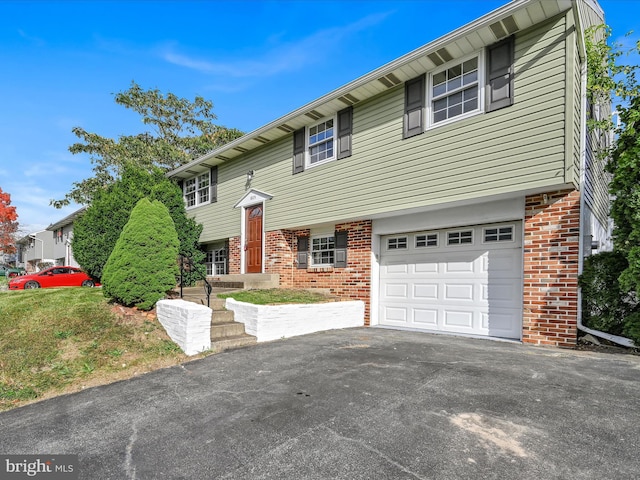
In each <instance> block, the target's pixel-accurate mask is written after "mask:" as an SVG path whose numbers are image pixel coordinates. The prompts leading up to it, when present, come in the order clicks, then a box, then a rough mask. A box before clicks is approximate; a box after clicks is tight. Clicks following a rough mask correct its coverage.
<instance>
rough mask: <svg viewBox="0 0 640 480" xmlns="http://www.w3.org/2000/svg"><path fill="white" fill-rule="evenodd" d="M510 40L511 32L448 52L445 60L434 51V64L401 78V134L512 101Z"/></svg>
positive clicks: (461, 117)
mask: <svg viewBox="0 0 640 480" xmlns="http://www.w3.org/2000/svg"><path fill="white" fill-rule="evenodd" d="M514 42H515V40H514V37H513V36H511V37H509V38H506V39H505V40H502V41H500V42H497V43H495V44H493V45H490V46H488V47H487V48H486V49H483V50H481V51H479V52H477V53H476V54H474V55H473V56H467V57H464V58H460V59H455V60H454V59H452V58H451V55H450V54H449V55H447V57H448V58H449V60H450V61H448V62H447V63H444V60H443V58H442V56H440V55H435V57H434V58H439V62H438V63H437V65H438V66H437V67H435V68H434V69H433V70H432V71H431V72H428V73H424V74H422V75H420V76H417V77H415V78H412V79H410V80H407V81H406V82H405V94H404V95H405V99H404V100H405V101H404V120H403V124H404V125H403V137H404V138H409V137H413V136H415V135H420V134H421V133H423V132H425V131H426V130H428V129H429V128H433V127H439V126H441V125H446V124H448V123H451V122H454V121H456V120H461V119H463V118H467V117H470V116H472V115H476V114H479V113H482V112H493V111H495V110H499V109H501V108H504V107H508V106H510V105H512V104H513V102H514V49H515V46H514ZM430 58H431V57H430ZM434 63H435V61H434Z"/></svg>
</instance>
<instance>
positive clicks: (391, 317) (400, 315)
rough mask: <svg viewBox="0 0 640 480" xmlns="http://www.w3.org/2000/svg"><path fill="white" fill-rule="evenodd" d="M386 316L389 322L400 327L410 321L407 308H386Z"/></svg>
mask: <svg viewBox="0 0 640 480" xmlns="http://www.w3.org/2000/svg"><path fill="white" fill-rule="evenodd" d="M384 314H385V319H386V320H387V321H389V322H391V323H394V322H395V323H396V324H398V325H399V326H401V325H404V324H406V323H407V320H408V317H407V309H406V307H385V309H384Z"/></svg>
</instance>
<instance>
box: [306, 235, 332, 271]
mask: <svg viewBox="0 0 640 480" xmlns="http://www.w3.org/2000/svg"><path fill="white" fill-rule="evenodd" d="M335 251H336V239H335V237H334V236H324V237H313V238H311V262H312V265H333V263H334V261H335Z"/></svg>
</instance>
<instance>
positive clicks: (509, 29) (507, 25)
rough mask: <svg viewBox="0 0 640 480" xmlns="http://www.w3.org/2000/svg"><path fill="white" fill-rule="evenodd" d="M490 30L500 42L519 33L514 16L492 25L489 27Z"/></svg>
mask: <svg viewBox="0 0 640 480" xmlns="http://www.w3.org/2000/svg"><path fill="white" fill-rule="evenodd" d="M489 28H491V31H492V32H493V34H494V35H495V36H496V39H498V40H500V39H501V38H504V37H506V36H507V35H512V34H514V33H516V32H517V31H518V24H517V23H516V20H515V18H513V16H512V15H509V16H508V17H505V18H503V19H502V20H500V21H497V22H496V23H492V24H491V25H489Z"/></svg>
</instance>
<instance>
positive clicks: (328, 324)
mask: <svg viewBox="0 0 640 480" xmlns="http://www.w3.org/2000/svg"><path fill="white" fill-rule="evenodd" d="M225 306H226V308H227V310H233V313H234V320H235V321H236V322H241V323H244V329H245V332H247V333H248V334H249V335H254V336H255V337H257V339H258V342H267V341H270V340H276V339H278V338H286V337H295V336H297V335H306V334H308V333H314V332H321V331H324V330H333V329H336V328H349V327H362V326H364V302H362V301H360V300H354V301H347V302H330V303H313V304H286V305H253V304H251V303H245V302H238V301H237V300H234V299H232V298H227V301H226V303H225Z"/></svg>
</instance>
